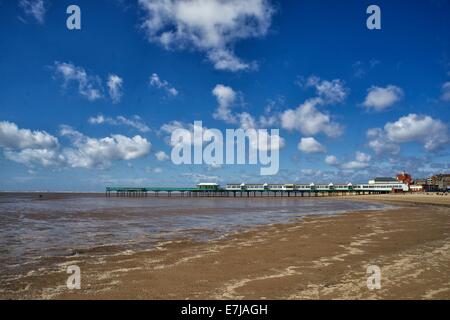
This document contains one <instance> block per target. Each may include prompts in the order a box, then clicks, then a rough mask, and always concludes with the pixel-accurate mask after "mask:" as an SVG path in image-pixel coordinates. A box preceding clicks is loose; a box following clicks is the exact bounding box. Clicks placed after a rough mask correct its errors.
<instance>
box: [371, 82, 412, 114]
mask: <svg viewBox="0 0 450 320" xmlns="http://www.w3.org/2000/svg"><path fill="white" fill-rule="evenodd" d="M403 95H404V94H403V90H402V89H401V88H399V87H397V86H393V85H388V86H387V87H384V88H383V87H377V86H372V87H371V88H369V89H368V94H367V96H366V99H365V100H364V102H363V106H364V107H366V109H367V110H374V111H382V110H385V109H387V108H389V107H390V106H392V105H393V104H395V103H396V102H398V101H400V100H401V99H402V98H403Z"/></svg>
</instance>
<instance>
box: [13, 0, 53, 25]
mask: <svg viewBox="0 0 450 320" xmlns="http://www.w3.org/2000/svg"><path fill="white" fill-rule="evenodd" d="M19 7H20V8H21V9H22V10H23V12H24V13H25V15H26V16H29V17H32V18H33V19H35V20H36V22H37V23H39V24H43V23H44V22H45V12H46V11H47V8H46V6H45V3H44V0H20V1H19Z"/></svg>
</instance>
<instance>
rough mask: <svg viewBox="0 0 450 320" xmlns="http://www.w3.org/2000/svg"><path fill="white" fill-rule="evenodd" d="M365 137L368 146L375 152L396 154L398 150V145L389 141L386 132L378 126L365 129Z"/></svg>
mask: <svg viewBox="0 0 450 320" xmlns="http://www.w3.org/2000/svg"><path fill="white" fill-rule="evenodd" d="M366 135H367V138H368V139H369V142H368V144H367V145H368V147H369V148H371V149H372V150H373V151H374V152H375V153H376V154H383V153H389V154H398V153H399V152H400V146H399V145H398V144H397V143H395V142H393V141H390V140H389V139H388V137H387V135H386V132H385V131H384V130H382V129H380V128H372V129H369V130H367V133H366Z"/></svg>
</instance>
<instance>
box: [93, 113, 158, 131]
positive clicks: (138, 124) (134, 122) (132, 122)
mask: <svg viewBox="0 0 450 320" xmlns="http://www.w3.org/2000/svg"><path fill="white" fill-rule="evenodd" d="M88 122H89V123H90V124H105V123H106V124H109V125H113V126H121V125H124V126H128V127H131V128H134V129H136V130H138V131H140V132H143V133H145V132H149V131H150V128H149V127H148V126H147V125H146V124H145V123H144V122H143V121H142V119H141V117H139V116H137V115H135V116H133V117H132V118H131V119H130V118H126V117H124V116H117V117H115V118H112V117H105V116H103V115H102V114H99V115H97V116H95V117H90V118H89V119H88Z"/></svg>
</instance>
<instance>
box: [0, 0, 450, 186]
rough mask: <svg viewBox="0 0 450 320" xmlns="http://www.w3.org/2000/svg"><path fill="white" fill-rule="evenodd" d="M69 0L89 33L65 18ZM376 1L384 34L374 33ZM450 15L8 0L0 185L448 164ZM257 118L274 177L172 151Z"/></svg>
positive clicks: (184, 179) (434, 4)
mask: <svg viewBox="0 0 450 320" xmlns="http://www.w3.org/2000/svg"><path fill="white" fill-rule="evenodd" d="M71 4H76V5H78V6H79V7H80V8H81V30H68V29H67V27H66V19H67V17H68V15H67V14H66V8H67V7H68V6H69V5H71ZM370 4H377V5H378V6H379V7H380V8H381V24H382V28H381V30H368V29H367V27H366V19H367V17H368V15H367V14H366V8H367V7H368V6H369V5H370ZM449 12H450V2H449V1H438V0H434V1H431V0H430V1H421V2H418V1H414V2H407V1H375V2H369V1H356V0H355V1H346V2H345V4H344V2H342V1H333V2H332V1H295V2H294V1H281V2H278V1H269V0H267V1H265V0H251V1H248V2H247V4H246V5H245V6H244V5H242V3H240V2H239V1H234V0H232V1H228V2H223V1H219V0H217V1H216V0H214V1H204V0H198V1H177V0H166V1H163V0H140V1H138V0H130V1H125V0H122V1H118V0H117V1H113V0H109V1H106V0H104V1H103V0H99V1H81V0H77V1H63V0H61V1H51V0H18V1H4V0H0V25H1V31H0V33H1V34H0V48H1V51H2V53H1V55H0V75H1V77H0V87H1V90H0V106H1V108H0V165H1V170H0V181H1V182H0V189H1V190H74V191H76V190H90V191H100V190H103V189H104V187H105V186H106V185H141V186H142V185H145V186H152V185H154V186H161V185H186V186H189V185H192V184H195V183H197V182H199V181H218V182H220V183H226V182H242V181H248V182H249V181H255V182H265V181H267V182H275V181H283V182H284V181H293V182H299V183H302V182H304V183H310V182H311V181H315V182H327V183H328V182H330V181H333V182H348V181H352V182H365V181H367V180H368V179H369V178H371V177H373V176H376V175H383V176H385V175H387V176H393V175H395V174H396V173H397V172H398V171H401V170H406V171H408V172H410V173H412V174H413V176H414V177H426V176H428V175H430V174H433V173H438V172H446V171H447V172H448V170H449V166H450V165H449V163H450V161H449V160H450V155H449V141H450V136H449V130H448V126H449V121H450V117H449V112H448V110H449V108H450V50H449V49H450V37H449V35H448V34H449V33H448V30H450V19H449V14H448V13H449ZM214 89H216V90H214ZM220 111H222V112H220ZM224 111H225V113H224ZM249 119H250V120H251V121H252V126H254V127H255V128H256V127H257V128H268V129H270V128H279V129H280V136H281V138H282V139H283V141H284V144H283V147H282V148H281V149H280V171H279V173H278V174H277V175H275V176H269V177H261V176H260V175H259V167H258V166H253V165H222V166H217V167H216V166H214V167H211V166H207V165H180V166H177V165H174V164H173V163H172V162H171V161H170V159H168V156H169V157H170V153H171V146H170V145H169V144H168V138H170V129H173V128H175V127H185V128H189V125H192V124H193V122H194V121H195V120H201V121H203V125H204V126H205V127H208V128H218V129H220V130H225V129H226V128H239V127H245V126H248V121H249Z"/></svg>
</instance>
